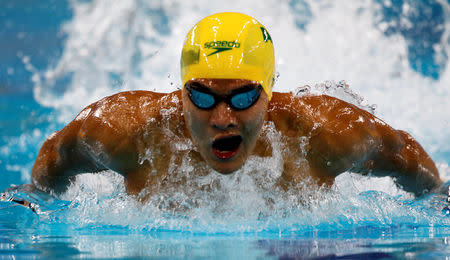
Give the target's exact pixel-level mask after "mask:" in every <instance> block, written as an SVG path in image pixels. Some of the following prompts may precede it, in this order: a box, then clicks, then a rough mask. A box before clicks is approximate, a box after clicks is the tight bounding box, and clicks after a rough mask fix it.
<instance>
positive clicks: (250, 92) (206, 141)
mask: <svg viewBox="0 0 450 260" xmlns="http://www.w3.org/2000/svg"><path fill="white" fill-rule="evenodd" d="M187 84H188V86H190V87H184V88H183V94H182V97H183V112H184V119H185V121H186V125H187V127H188V130H189V132H190V134H191V137H192V141H193V142H194V144H195V145H196V146H197V148H198V151H199V152H200V154H201V156H202V157H203V159H204V160H206V162H207V163H208V164H209V165H210V166H211V167H212V168H213V169H214V170H216V171H218V172H220V173H223V174H228V173H231V172H234V171H236V170H238V169H239V168H241V167H242V165H243V164H244V163H245V161H246V160H247V157H248V156H249V155H251V154H252V151H253V148H254V147H255V144H256V140H257V138H258V136H259V133H260V131H261V128H262V125H263V123H264V120H265V117H266V113H267V106H268V99H267V95H266V93H265V92H264V91H262V90H261V89H260V88H259V85H258V83H255V82H254V81H250V80H242V79H195V80H190V81H188V83H187ZM205 94H206V95H205ZM213 96H216V97H219V98H218V99H216V100H218V102H217V103H215V105H212V104H213V103H214V98H213ZM233 96H234V97H235V98H234V100H233V101H230V100H229V99H228V101H225V100H224V99H221V98H220V97H222V98H225V99H226V97H233ZM240 98H243V100H241V101H243V102H236V100H239V99H240ZM252 98H254V99H256V98H257V100H256V101H255V102H254V103H253V104H252V102H249V99H250V100H252ZM193 101H196V102H197V104H195V103H194V102H193ZM245 103H247V104H251V105H250V106H249V107H248V108H246V109H242V107H241V109H239V107H238V108H236V107H233V104H234V105H236V104H237V106H239V105H241V104H244V105H245ZM209 106H212V107H210V108H208V107H209Z"/></svg>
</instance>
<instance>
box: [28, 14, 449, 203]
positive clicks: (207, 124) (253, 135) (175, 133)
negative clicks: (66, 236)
mask: <svg viewBox="0 0 450 260" xmlns="http://www.w3.org/2000/svg"><path fill="white" fill-rule="evenodd" d="M274 64H275V58H274V48H273V42H272V38H271V37H270V35H269V33H268V31H267V30H266V28H265V27H264V26H263V25H261V24H260V23H259V22H258V21H256V20H255V19H253V18H252V17H249V16H247V15H244V14H240V13H219V14H214V15H211V16H208V17H206V18H204V19H203V20H201V21H200V22H199V23H197V24H196V25H195V26H194V27H193V28H192V29H191V30H190V31H189V33H188V34H187V37H186V40H185V44H184V47H183V50H182V54H181V78H182V84H183V88H182V89H181V90H177V91H174V92H172V93H168V94H163V93H155V92H151V91H130V92H122V93H118V94H115V95H112V96H109V97H106V98H103V99H102V100H100V101H97V102H95V103H93V104H91V105H89V106H88V107H86V108H85V109H84V110H83V111H81V113H80V114H79V115H78V116H77V117H76V118H75V119H74V120H73V121H72V122H70V123H69V124H68V125H67V126H66V127H65V128H63V129H62V130H60V131H58V132H56V133H55V134H53V135H51V136H50V137H49V138H48V139H47V140H46V141H45V143H44V144H43V146H42V148H41V150H40V152H39V155H38V157H37V159H36V162H35V164H34V167H33V172H32V184H33V185H34V186H36V187H37V188H40V189H43V190H46V191H51V192H56V193H58V192H62V191H64V190H65V189H66V188H67V186H68V185H69V184H70V182H71V180H72V179H73V178H74V176H75V175H77V174H80V173H84V172H99V171H103V170H107V169H110V170H113V171H115V172H117V173H119V174H121V175H123V176H124V180H125V184H126V189H127V192H128V193H129V194H133V195H137V196H139V194H142V192H141V191H143V190H147V191H148V192H150V193H152V192H157V191H158V190H159V188H160V187H161V186H163V185H165V183H170V182H167V180H168V179H170V178H171V171H173V167H172V168H171V167H170V166H171V165H173V164H178V165H181V163H182V160H183V158H184V157H186V156H189V160H190V161H192V162H195V164H194V165H199V167H198V169H195V170H194V171H195V173H196V174H197V173H198V174H201V173H202V172H203V171H204V170H205V169H206V170H210V169H211V168H212V169H214V170H215V171H217V172H219V173H221V174H231V173H233V172H235V171H236V170H238V169H239V168H241V167H242V166H243V165H244V163H245V162H246V160H247V159H248V158H249V156H251V155H253V156H260V157H265V156H271V155H272V153H273V152H274V151H273V149H271V145H270V141H269V140H268V138H267V136H265V135H264V134H262V131H261V130H262V127H263V124H266V123H269V124H271V125H272V126H273V127H274V128H275V129H276V130H277V131H278V132H279V133H280V134H281V135H282V136H283V138H281V142H282V145H283V146H284V148H285V149H283V152H282V158H283V160H284V167H283V172H282V174H281V176H280V177H279V178H280V179H279V182H278V183H279V185H281V186H282V187H284V188H286V187H295V184H298V183H301V182H302V181H304V180H305V179H312V180H313V182H314V183H316V184H317V185H331V184H333V182H334V179H335V177H336V176H338V175H339V174H340V173H343V172H346V171H351V172H357V173H362V174H371V175H372V176H392V177H393V178H394V180H395V181H396V183H397V184H398V185H399V186H401V187H402V188H403V189H405V190H406V191H409V192H413V193H414V194H416V195H421V194H423V193H425V192H427V191H433V190H435V189H437V188H438V187H439V186H441V184H442V181H441V179H440V177H439V173H438V171H437V169H436V166H435V164H434V162H433V161H432V159H431V158H430V157H429V156H428V154H427V153H426V152H425V151H424V149H423V148H422V147H421V146H420V144H419V143H418V142H417V141H415V140H414V139H413V138H412V137H411V136H410V135H409V134H408V133H406V132H404V131H401V130H395V129H393V128H392V127H390V126H389V125H387V124H385V123H384V122H382V121H381V120H379V119H378V118H376V117H375V116H373V115H372V114H370V113H368V112H366V111H364V110H361V109H359V108H358V107H356V106H354V105H352V104H349V103H347V102H344V101H342V100H339V99H336V98H334V97H330V96H326V95H318V96H302V97H299V96H295V95H293V94H291V93H277V92H272V86H273V84H274ZM305 138H306V139H307V142H306V145H304V144H302V143H301V142H302V141H301V140H304V139H305ZM180 140H190V141H191V143H192V144H193V146H191V148H189V151H187V152H186V151H181V150H180V149H181V148H180V146H179V145H176V143H177V142H179V141H180ZM302 145H303V146H302ZM302 147H303V148H302ZM149 150H151V151H153V152H152V153H151V156H150V155H149V154H148V151H149ZM149 157H151V158H149ZM299 161H305V163H304V164H302V165H299V164H298V163H296V162H299ZM255 174H257V173H255ZM171 185H173V183H172V184H171ZM177 185H183V184H182V183H178V184H177ZM312 185H314V184H312ZM299 192H301V191H299Z"/></svg>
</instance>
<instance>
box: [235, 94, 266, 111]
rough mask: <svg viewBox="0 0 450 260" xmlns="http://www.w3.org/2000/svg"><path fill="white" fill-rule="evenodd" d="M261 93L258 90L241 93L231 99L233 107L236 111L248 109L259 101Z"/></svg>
mask: <svg viewBox="0 0 450 260" xmlns="http://www.w3.org/2000/svg"><path fill="white" fill-rule="evenodd" d="M259 94H260V92H259V91H258V90H257V89H252V90H250V91H247V92H243V93H239V94H236V95H234V96H232V97H231V99H230V102H231V105H232V106H233V107H234V108H236V109H241V110H242V109H246V108H249V107H250V106H251V105H253V104H254V103H255V102H256V100H258V97H259Z"/></svg>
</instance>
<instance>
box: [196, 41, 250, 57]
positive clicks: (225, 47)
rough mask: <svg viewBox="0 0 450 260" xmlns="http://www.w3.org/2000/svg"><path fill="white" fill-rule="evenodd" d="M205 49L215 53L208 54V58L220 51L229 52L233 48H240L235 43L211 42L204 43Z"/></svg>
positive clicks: (239, 44) (238, 44)
mask: <svg viewBox="0 0 450 260" xmlns="http://www.w3.org/2000/svg"><path fill="white" fill-rule="evenodd" d="M204 46H205V48H206V49H214V50H215V51H213V52H211V53H210V54H208V56H210V55H213V54H216V53H219V52H222V51H229V50H232V49H233V48H240V47H241V43H240V42H236V41H212V42H206V43H205V45H204Z"/></svg>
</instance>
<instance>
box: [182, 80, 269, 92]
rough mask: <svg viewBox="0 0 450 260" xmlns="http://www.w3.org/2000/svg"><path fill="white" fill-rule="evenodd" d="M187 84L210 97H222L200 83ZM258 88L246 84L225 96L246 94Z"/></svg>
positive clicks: (252, 84)
mask: <svg viewBox="0 0 450 260" xmlns="http://www.w3.org/2000/svg"><path fill="white" fill-rule="evenodd" d="M188 84H189V85H191V87H194V88H196V90H197V91H201V92H204V93H208V94H212V95H216V96H222V95H219V94H217V93H216V92H214V91H212V90H211V88H209V87H207V86H205V85H203V84H202V83H199V82H195V81H194V82H192V83H188ZM260 86H261V85H260V84H258V83H247V84H244V85H242V86H241V87H239V88H236V89H233V90H231V92H230V93H229V94H227V95H225V96H230V95H236V94H239V93H243V92H248V91H251V90H253V89H255V88H258V87H260Z"/></svg>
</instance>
